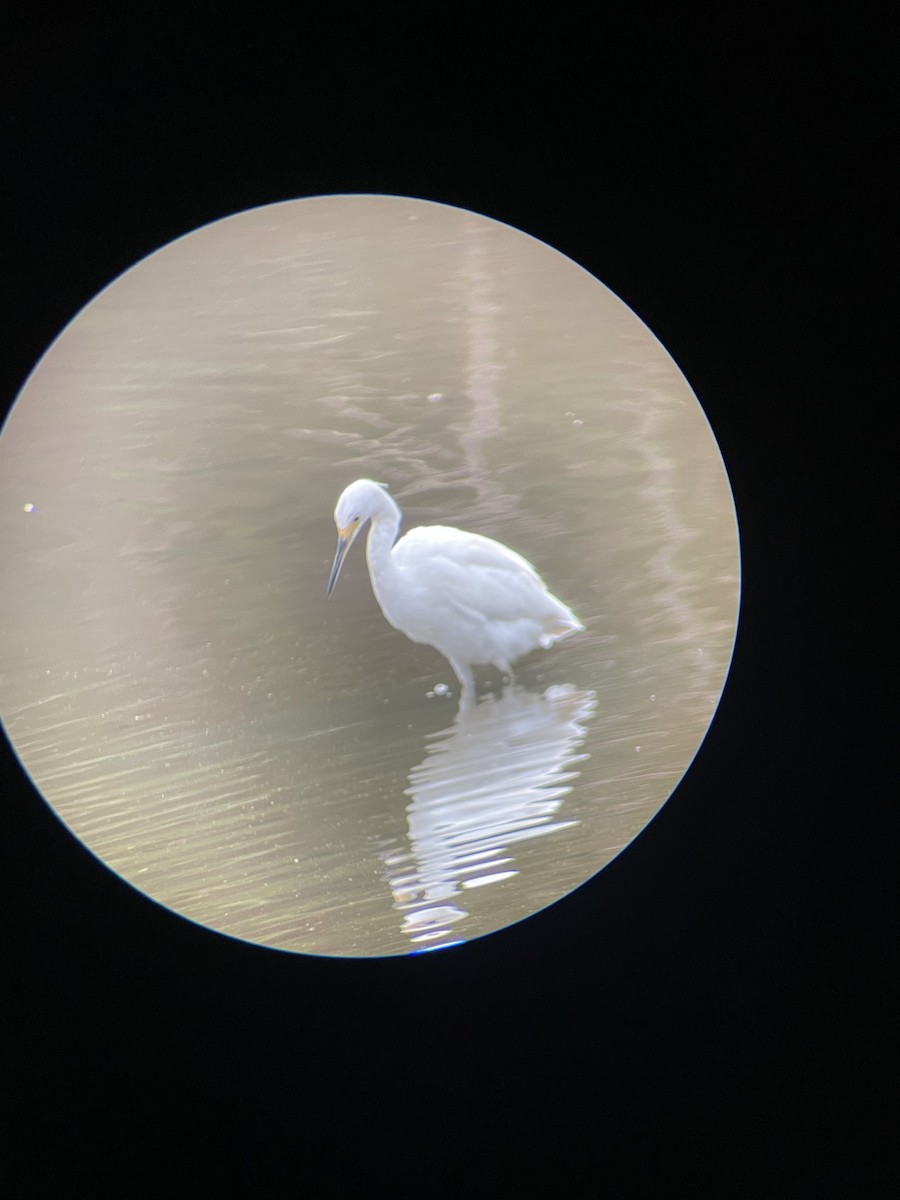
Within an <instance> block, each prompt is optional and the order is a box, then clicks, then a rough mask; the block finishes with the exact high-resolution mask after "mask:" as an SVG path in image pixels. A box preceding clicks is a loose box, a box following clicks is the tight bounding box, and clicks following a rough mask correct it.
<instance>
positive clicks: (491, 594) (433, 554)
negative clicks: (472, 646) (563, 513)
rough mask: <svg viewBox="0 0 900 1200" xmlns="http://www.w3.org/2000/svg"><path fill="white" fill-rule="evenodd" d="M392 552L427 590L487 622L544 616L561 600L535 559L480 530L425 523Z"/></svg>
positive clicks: (398, 563)
mask: <svg viewBox="0 0 900 1200" xmlns="http://www.w3.org/2000/svg"><path fill="white" fill-rule="evenodd" d="M393 555H394V558H395V560H396V562H397V566H398V567H399V568H400V569H401V570H405V569H408V570H409V574H410V575H414V576H416V577H417V578H418V579H419V580H421V584H420V586H421V587H422V589H423V591H424V590H425V589H426V588H427V591H428V592H429V593H430V594H431V595H433V596H434V597H435V598H438V597H439V598H440V600H441V601H442V602H443V603H446V604H449V605H451V606H452V607H453V608H456V609H458V610H460V611H463V610H464V611H467V612H469V613H470V614H471V615H473V616H477V617H480V618H481V619H482V620H505V621H511V620H517V619H518V618H521V617H532V618H533V617H539V616H541V615H544V610H545V608H548V609H552V608H553V607H555V606H556V604H557V603H558V602H557V601H555V600H554V598H553V597H552V596H551V595H550V594H549V592H548V591H547V588H546V586H545V584H544V582H543V580H542V579H541V577H540V576H539V575H538V573H537V571H535V569H534V567H533V566H532V565H531V563H529V562H528V561H527V560H526V559H524V558H522V556H521V555H520V554H516V552H515V551H514V550H510V549H509V547H508V546H503V545H501V544H500V542H495V541H494V540H493V539H492V538H488V537H483V536H482V535H481V534H478V533H467V532H464V531H463V530H460V529H453V528H449V527H447V526H444V525H425V526H420V527H419V528H417V529H412V530H410V532H409V533H407V534H406V535H405V536H404V537H402V538H401V539H400V541H399V542H398V543H397V544H396V546H395V547H394V550H393Z"/></svg>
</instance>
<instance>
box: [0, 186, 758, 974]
mask: <svg viewBox="0 0 900 1200" xmlns="http://www.w3.org/2000/svg"><path fill="white" fill-rule="evenodd" d="M358 476H369V477H371V478H375V479H379V480H382V481H384V482H385V483H387V484H389V485H390V488H391V491H392V493H393V494H394V496H395V498H396V499H397V500H398V503H399V504H400V505H401V507H402V508H403V510H404V515H405V526H406V527H409V526H411V525H414V524H427V523H432V522H441V523H444V524H457V525H460V526H463V527H465V528H470V529H472V530H475V531H478V532H481V533H485V534H488V535H489V536H491V537H496V538H498V539H500V540H501V541H504V542H506V543H507V544H509V545H511V546H512V547H513V548H514V549H516V550H518V551H519V552H520V553H522V554H524V555H525V556H526V557H527V558H528V559H529V560H530V561H531V562H533V563H534V564H535V566H536V567H537V569H538V570H539V571H540V573H541V574H542V575H543V577H544V578H545V580H546V581H547V583H548V585H549V586H550V589H551V590H552V591H553V592H555V593H556V594H557V595H558V596H560V598H561V599H563V600H564V601H565V603H567V604H568V605H570V606H571V607H572V608H573V609H574V611H575V612H576V613H577V614H578V616H579V618H580V619H581V621H582V622H583V623H584V625H585V626H586V632H585V633H583V634H581V635H579V636H577V637H575V638H572V639H570V640H568V641H566V642H564V643H561V644H560V645H558V646H556V647H554V648H553V649H552V650H550V651H546V652H543V651H541V652H537V653H536V654H534V655H532V656H530V657H529V658H528V659H526V660H525V661H524V662H523V663H521V664H519V667H518V668H517V672H516V685H515V686H514V687H511V688H507V689H506V690H504V691H502V694H501V681H500V679H499V677H498V676H497V675H496V673H494V672H492V671H491V670H489V669H485V670H483V671H481V672H480V673H479V679H480V681H481V687H482V691H487V695H486V698H485V699H484V700H483V701H482V703H480V704H479V705H478V706H477V707H476V708H475V709H473V710H472V711H471V712H469V713H466V714H463V715H462V716H461V717H459V718H458V717H457V709H456V703H455V698H454V697H455V692H456V688H457V685H456V681H455V678H454V676H453V673H452V671H451V669H450V668H449V666H448V664H447V663H446V662H445V661H444V660H443V659H442V658H441V657H440V655H438V654H437V653H436V652H435V651H433V650H431V649H430V648H428V647H424V646H418V645H414V644H413V643H411V642H409V641H408V640H407V639H405V638H404V637H403V636H402V635H401V634H399V633H397V632H396V631H395V630H393V629H392V628H391V627H390V626H388V625H387V623H386V622H385V621H384V618H383V617H382V615H381V613H380V611H379V610H378V607H377V605H376V603H375V600H374V598H373V596H372V593H371V588H370V585H369V581H368V576H367V573H366V564H365V556H364V554H363V553H362V550H361V548H360V547H355V548H354V551H353V552H352V553H351V555H350V556H349V559H348V562H347V564H346V566H345V568H344V572H343V574H342V576H341V580H340V582H339V584H338V587H337V588H336V590H335V592H334V594H333V595H332V597H331V598H330V599H328V600H326V597H325V584H326V581H327V577H328V571H329V568H330V565H331V559H332V556H333V553H334V525H333V521H332V510H333V507H334V503H335V501H336V499H337V496H338V494H339V493H340V491H341V490H342V488H343V487H344V486H345V485H346V484H347V483H349V482H350V481H351V480H352V479H354V478H356V477H358ZM0 546H2V550H3V557H4V562H5V568H4V572H3V576H2V580H0V616H2V622H0V651H2V664H3V673H2V680H0V708H2V715H3V721H4V724H5V727H6V730H7V733H8V735H9V737H10V739H11V740H12V742H13V744H14V746H15V748H16V750H17V752H18V754H19V756H20V757H21V759H22V762H23V764H24V765H25V767H26V769H27V770H28V772H29V773H30V774H31V776H32V777H33V778H34V780H35V782H36V783H37V785H38V787H39V788H40V790H41V791H42V793H43V794H44V796H45V797H46V798H47V800H48V801H49V802H50V804H51V805H52V806H53V808H54V809H55V810H56V812H57V813H59V815H60V816H61V817H62V819H63V820H64V821H65V822H66V823H67V824H68V825H69V827H70V828H71V829H72V830H73V831H74V832H75V833H76V834H77V836H78V837H79V838H81V839H82V840H83V841H84V842H85V843H86V844H87V845H88V846H89V847H90V848H91V850H93V851H94V853H96V854H97V855H99V856H100V857H101V858H102V859H103V860H104V861H105V862H107V863H108V864H109V865H110V866H111V867H112V868H113V869H114V870H116V871H118V872H120V873H121V874H122V875H123V876H124V877H125V878H126V879H127V880H129V881H130V882H132V883H133V884H135V885H136V886H137V887H139V888H141V889H142V890H144V891H145V892H147V893H148V894H149V895H151V896H153V897H154V898H155V899H157V900H160V901H161V902H162V903H164V904H166V905H168V906H170V907H171V908H173V909H175V910H176V911H178V912H180V913H182V914H184V915H186V916H188V917H190V918H192V919H193V920H196V921H200V922H202V923H204V924H207V925H209V926H211V927H212V928H214V929H218V930H221V931H224V932H226V933H229V934H233V935H235V936H237V937H242V938H247V939H250V940H253V941H257V942H261V943H263V944H266V945H271V946H278V947H281V948H284V949H290V950H301V951H308V952H311V953H326V954H347V955H366V954H399V953H404V952H408V951H410V950H413V949H421V948H427V947H432V946H438V945H445V944H447V943H449V942H453V941H459V940H465V939H467V938H471V937H473V936H478V935H480V934H483V933H485V932H488V931H490V930H492V929H496V928H498V927H500V926H502V925H505V924H508V923H510V922H511V921H515V920H518V919H520V918H521V917H524V916H527V915H528V914H529V913H531V912H534V911H536V910H537V909H539V908H541V907H544V906H545V905H546V904H548V903H550V902H552V901H553V900H555V899H558V898H559V897H560V896H562V895H564V894H565V893H566V892H568V891H570V890H571V889H572V888H573V887H575V886H577V885H578V884H579V883H581V882H583V881H584V880H585V879H587V878H589V877H590V876H591V875H592V874H593V873H594V872H595V871H596V870H598V869H599V868H600V867H602V866H603V865H604V864H605V863H606V862H608V861H609V859H610V858H612V857H613V856H614V855H615V854H617V853H618V852H619V851H620V850H621V849H622V847H624V846H625V845H627V843H628V842H629V841H630V840H631V839H632V838H633V837H634V836H635V835H636V834H637V833H638V832H639V831H640V829H641V828H642V827H643V826H644V824H645V823H646V822H647V820H649V818H650V817H651V816H652V815H653V814H654V813H655V812H656V811H657V810H658V808H659V807H660V805H661V804H662V803H664V801H665V800H666V798H667V797H668V795H669V794H670V793H671V791H672V789H673V788H674V787H675V785H676V784H677V783H678V781H679V779H680V778H681V776H682V774H683V773H684V771H685V769H686V768H687V766H688V764H689V763H690V761H691V759H692V757H693V755H694V753H695V752H696V750H697V747H698V746H699V744H700V742H701V740H702V738H703V736H704V734H705V732H706V729H707V726H708V724H709V721H710V719H711V717H712V715H713V713H714V710H715V707H716V704H717V703H718V699H719V695H720V693H721V689H722V685H723V681H724V678H725V674H726V672H727V668H728V663H729V661H730V656H731V649H732V644H733V639H734V630H735V622H736V613H737V602H738V594H739V559H738V547H737V533H736V526H735V517H734V510H733V506H732V502H731V496H730V491H729V488H728V483H727V479H726V476H725V472H724V469H723V466H722V463H721V460H720V458H719V455H718V451H717V449H716V446H715V442H714V440H713V438H712V434H711V432H710V430H709V427H708V425H707V423H706V421H705V418H704V416H703V414H702V411H701V410H700V407H699V405H698V404H697V401H696V399H695V397H694V396H693V394H692V392H691V390H690V388H689V387H688V385H687V383H686V382H685V380H684V379H683V377H682V376H681V375H680V373H679V372H678V370H677V368H676V367H675V366H674V364H673V363H672V362H671V360H670V359H669V357H668V356H667V354H666V353H665V351H664V350H663V349H662V347H660V346H659V344H658V343H657V342H656V341H655V339H654V338H653V337H652V335H651V334H650V333H649V332H648V331H647V330H646V329H645V328H644V327H643V326H642V325H641V323H640V322H639V321H638V320H637V319H636V318H635V317H634V316H633V314H631V313H630V312H629V310H628V309H627V308H625V307H624V306H623V305H622V304H621V303H620V302H619V301H618V300H617V299H616V298H615V297H614V296H612V294H611V293H609V292H608V291H607V290H606V289H605V288H604V287H602V285H601V284H599V283H598V282H597V281H595V280H593V279H591V278H590V277H589V276H588V275H586V274H585V273H584V272H582V271H580V270H579V269H578V268H576V267H575V266H574V265H573V264H571V263H569V262H568V261H567V260H565V259H564V258H562V257H561V256H559V255H558V254H556V253H555V252H554V251H552V250H550V249H549V248H547V247H545V246H543V245H541V244H540V243H537V242H534V241H532V240H531V239H528V238H525V237H524V236H523V235H522V234H519V233H517V232H516V231H513V230H510V229H508V228H507V227H505V226H501V225H497V224H494V223H493V222H488V221H485V220H484V219H483V218H479V217H476V216H473V215H472V214H468V213H464V212H461V211H459V210H454V209H447V208H443V207H441V206H436V205H426V204H422V203H420V202H413V201H403V200H389V199H385V198H377V197H357V198H352V199H348V198H328V199H322V200H317V201H304V202H301V203H299V204H292V205H277V206H273V207H272V208H268V209H260V210H256V211H255V212H253V213H249V214H243V215H242V216H241V217H239V218H235V219H234V220H232V221H229V222H222V223H219V224H217V225H215V226H210V227H207V228H206V229H204V230H201V231H199V232H198V233H195V234H193V235H191V236H190V237H189V238H187V239H183V240H182V241H180V242H177V243H174V244H173V245H171V246H169V247H167V248H165V250H163V251H161V252H159V253H158V254H157V255H155V256H153V257H152V258H150V259H148V260H146V261H145V262H144V263H142V264H140V265H139V266H138V267H137V268H136V269H134V270H133V271H132V272H130V273H129V274H127V275H126V276H123V277H122V278H121V279H120V280H118V281H116V282H115V284H114V285H113V286H112V287H111V288H109V289H107V291H106V292H104V293H103V294H102V295H101V296H100V297H98V298H97V300H96V301H94V303H93V304H92V305H90V306H89V307H88V308H87V309H85V310H84V311H83V312H82V313H81V314H80V315H79V316H78V318H77V319H76V320H75V321H74V322H73V323H72V324H71V325H70V326H69V327H68V328H67V329H66V330H65V331H64V332H63V334H62V335H61V336H60V338H59V339H58V340H57V341H56V343H54V345H53V346H52V347H51V349H50V351H49V352H48V354H47V355H46V356H45V358H44V359H43V360H42V362H41V363H40V365H39V366H38V368H37V369H36V371H35V373H34V374H33V375H32V377H31V379H30V380H29V382H28V384H27V385H26V388H25V390H24V392H23V395H22V397H21V398H20V401H19V403H18V404H17V406H16V408H15V410H14V412H13V414H12V415H11V417H10V419H9V421H8V422H7V425H6V427H5V429H4V431H3V435H2V438H0ZM442 685H449V689H450V691H449V694H446V693H444V691H443V687H442Z"/></svg>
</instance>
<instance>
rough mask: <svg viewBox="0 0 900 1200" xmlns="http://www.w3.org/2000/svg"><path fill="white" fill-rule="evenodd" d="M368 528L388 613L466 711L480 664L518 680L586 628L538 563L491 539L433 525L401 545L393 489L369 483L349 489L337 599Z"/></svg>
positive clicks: (342, 503) (373, 568) (337, 516)
mask: <svg viewBox="0 0 900 1200" xmlns="http://www.w3.org/2000/svg"><path fill="white" fill-rule="evenodd" d="M369 520H370V521H371V525H370V527H369V537H368V541H367V542H366V559H367V561H368V564H369V576H370V578H371V580H372V590H373V591H374V592H375V598H376V599H377V601H378V603H379V605H380V606H381V611H382V612H383V613H384V615H385V617H386V618H387V620H388V621H389V622H390V624H391V625H393V627H394V628H395V629H399V630H400V632H401V633H405V634H406V636H407V637H408V638H411V639H412V641H414V642H422V643H424V644H425V645H426V646H433V647H434V648H435V650H439V651H440V652H441V654H443V656H444V657H445V658H446V659H448V660H449V662H450V666H451V667H452V668H453V670H454V671H455V672H456V675H457V678H458V679H459V682H460V683H461V684H462V694H461V697H460V699H461V700H462V701H463V702H465V703H467V704H468V703H470V702H471V700H472V698H473V697H474V693H475V680H474V677H473V675H472V667H473V666H475V665H476V664H478V663H490V664H492V665H493V666H495V667H496V668H497V669H498V670H499V671H502V672H503V674H504V675H511V674H512V670H511V664H512V663H514V662H515V661H516V659H519V658H522V656H523V655H525V654H528V653H529V652H530V651H531V650H535V649H536V648H537V647H538V646H544V647H545V648H546V647H547V646H550V645H552V644H553V642H555V641H557V640H558V639H559V638H564V637H567V636H568V635H569V634H572V633H578V632H579V631H580V630H582V629H584V626H583V625H582V624H581V623H580V622H579V620H578V618H577V617H576V616H575V614H574V613H573V612H572V611H571V609H569V608H567V607H566V606H565V604H563V603H562V601H561V600H557V598H556V597H555V596H552V595H551V594H550V592H548V590H547V587H546V584H545V583H544V581H543V580H542V579H541V577H540V575H538V573H537V571H535V569H534V567H533V566H532V565H531V563H529V562H526V561H525V559H524V558H522V557H521V555H519V554H516V552H515V551H514V550H510V549H509V548H508V547H507V546H503V545H501V543H500V542H495V541H493V539H492V538H488V537H482V536H481V534H478V533H466V532H465V531H464V530H462V529H452V528H448V527H447V526H445V525H427V526H420V527H419V528H418V529H411V530H410V531H409V533H407V534H405V535H404V536H403V537H402V538H400V540H399V541H397V533H398V531H399V529H400V520H401V514H400V509H399V508H398V507H397V505H396V503H395V502H394V500H393V498H392V497H391V496H390V495H389V494H388V492H387V489H386V487H385V486H384V485H383V484H378V483H373V482H372V480H371V479H357V481H356V483H351V484H350V486H349V487H348V488H347V489H346V490H345V491H344V492H343V493H342V494H341V498H340V499H339V500H338V502H337V508H335V510H334V523H335V525H337V531H338V545H337V553H336V554H335V556H334V566H333V567H332V568H331V577H330V579H329V580H328V595H329V596H330V595H331V590H332V588H333V587H334V585H335V583H336V582H337V577H338V575H339V574H340V572H341V567H342V566H343V563H344V559H345V558H346V556H347V551H348V550H349V549H350V547H351V546H352V545H353V541H354V538H355V537H356V535H357V534H358V533H359V531H360V529H362V527H363V525H365V523H366V521H369Z"/></svg>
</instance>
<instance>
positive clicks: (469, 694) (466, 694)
mask: <svg viewBox="0 0 900 1200" xmlns="http://www.w3.org/2000/svg"><path fill="white" fill-rule="evenodd" d="M450 666H451V667H452V668H453V670H454V671H455V672H456V678H457V679H458V680H459V682H460V683H461V684H462V690H461V691H460V693H459V703H460V706H461V707H464V708H471V706H472V705H473V704H474V702H475V676H474V675H473V674H472V668H471V667H468V666H465V665H463V664H462V663H458V662H454V661H453V659H452V658H451V659H450Z"/></svg>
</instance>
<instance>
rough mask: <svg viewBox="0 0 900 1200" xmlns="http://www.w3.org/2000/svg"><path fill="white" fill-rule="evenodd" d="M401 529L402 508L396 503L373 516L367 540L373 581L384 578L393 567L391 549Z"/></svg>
mask: <svg viewBox="0 0 900 1200" xmlns="http://www.w3.org/2000/svg"><path fill="white" fill-rule="evenodd" d="M399 529H400V510H399V509H398V508H397V507H396V505H393V504H392V505H391V507H390V508H386V509H385V510H384V511H383V512H380V513H376V515H375V516H374V517H373V518H372V523H371V525H370V526H369V536H368V539H367V540H366V559H367V561H368V563H369V573H370V574H371V576H372V580H373V582H375V581H377V580H378V579H383V578H384V577H385V576H387V575H389V574H390V572H391V570H392V569H393V563H392V562H391V549H392V547H393V545H394V542H395V541H396V540H397V532H398V530H399Z"/></svg>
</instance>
